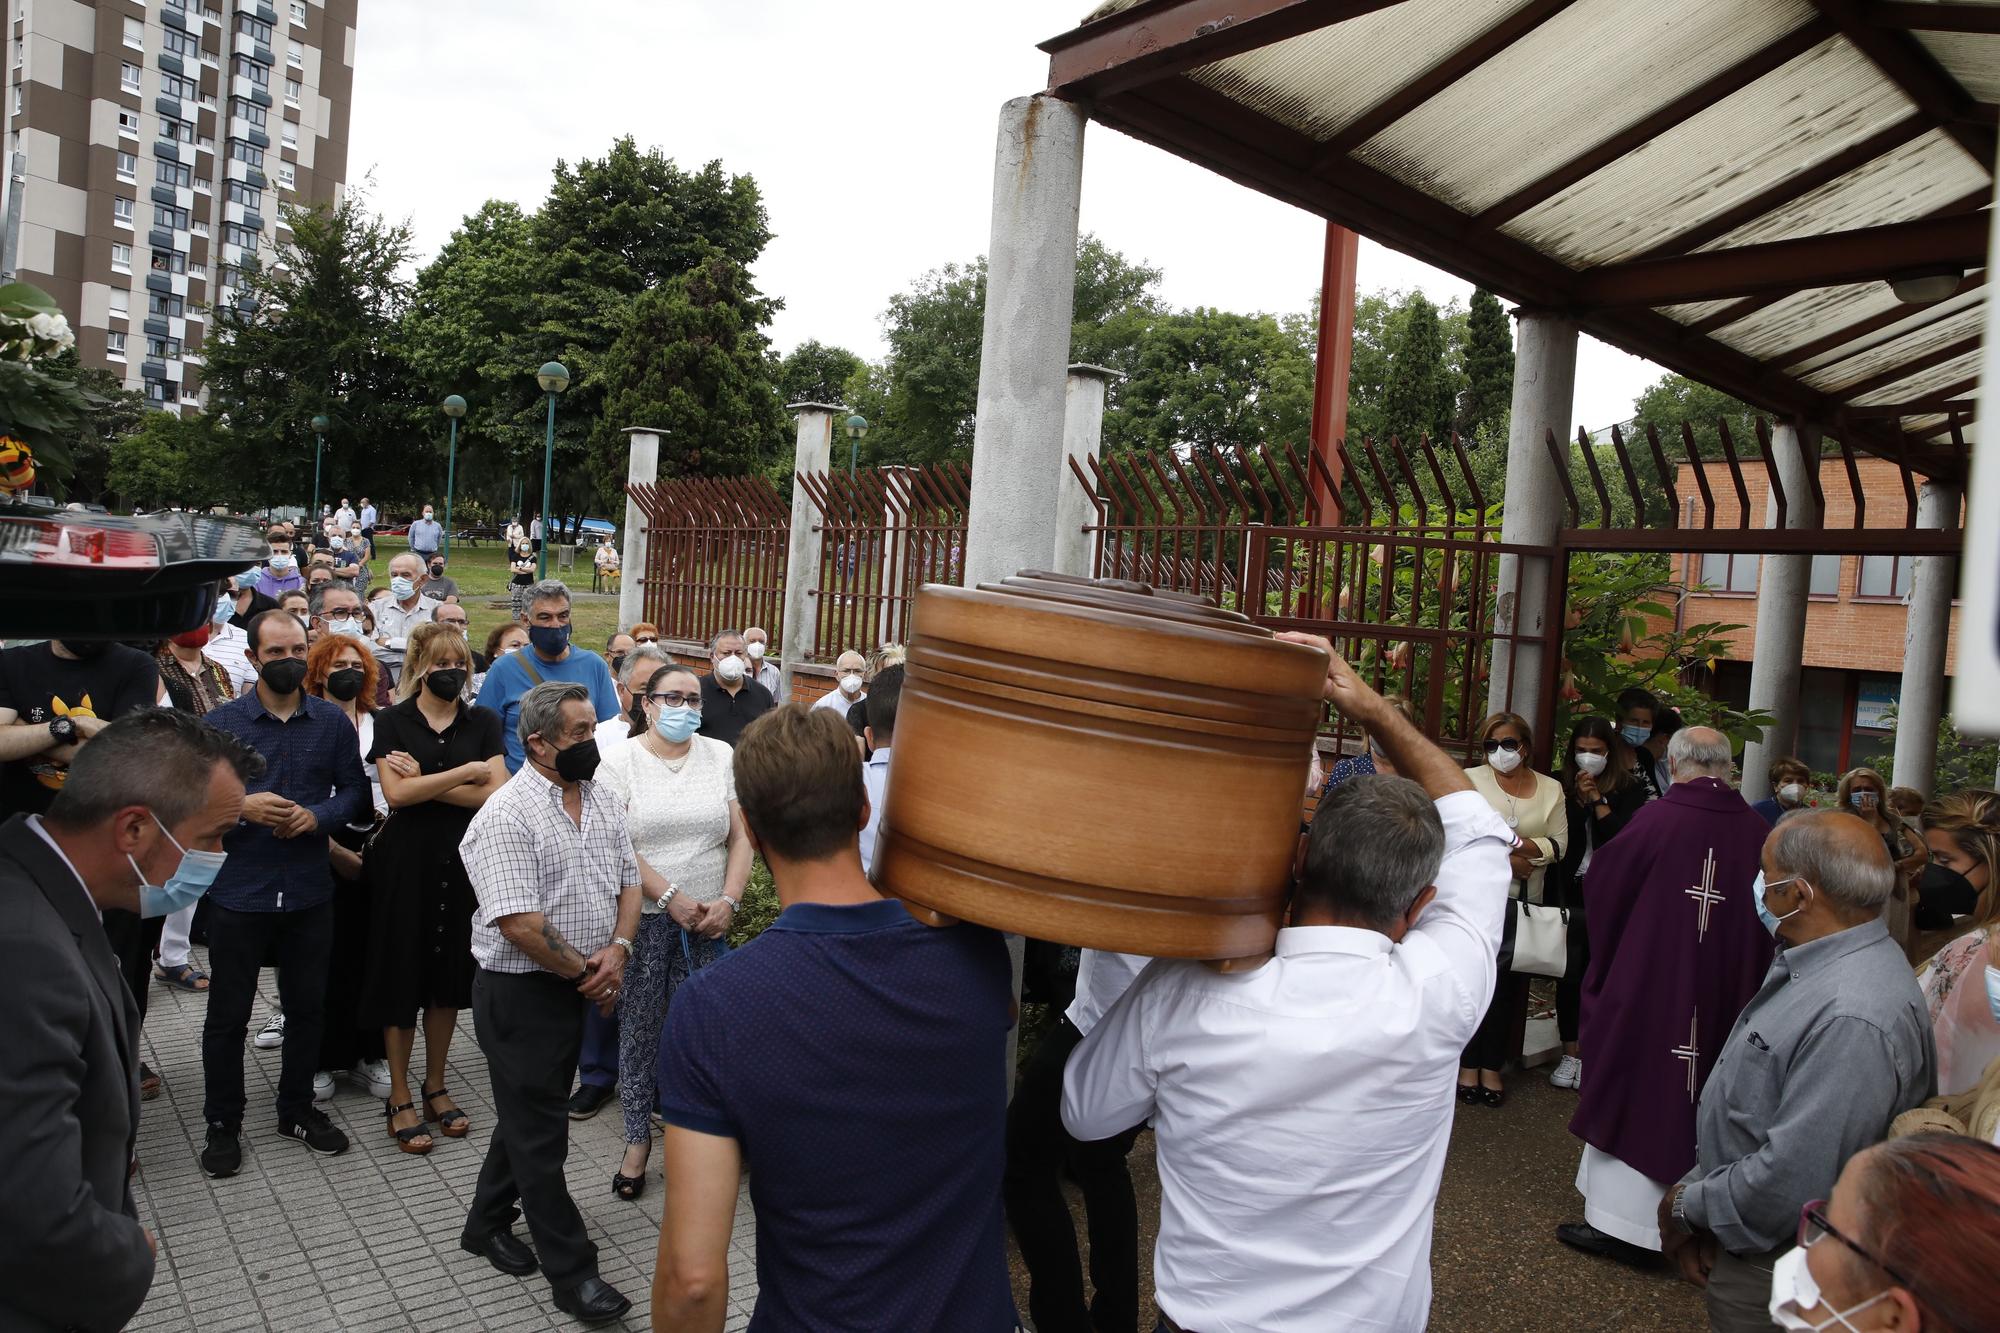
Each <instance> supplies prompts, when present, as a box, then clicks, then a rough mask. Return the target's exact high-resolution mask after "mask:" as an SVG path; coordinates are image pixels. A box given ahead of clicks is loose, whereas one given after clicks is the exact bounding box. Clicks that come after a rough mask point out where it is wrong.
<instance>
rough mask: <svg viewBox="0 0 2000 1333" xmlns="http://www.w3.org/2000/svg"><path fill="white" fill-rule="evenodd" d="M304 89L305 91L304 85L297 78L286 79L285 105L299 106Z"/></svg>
mask: <svg viewBox="0 0 2000 1333" xmlns="http://www.w3.org/2000/svg"><path fill="white" fill-rule="evenodd" d="M304 91H305V89H304V87H303V86H302V85H301V84H300V83H299V81H298V80H297V79H286V80H285V105H286V106H297V105H298V104H299V94H300V93H302V92H304Z"/></svg>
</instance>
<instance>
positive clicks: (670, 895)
mask: <svg viewBox="0 0 2000 1333" xmlns="http://www.w3.org/2000/svg"><path fill="white" fill-rule="evenodd" d="M679 892H680V890H679V889H677V888H675V887H674V886H673V885H671V884H669V885H667V891H666V892H665V893H663V894H661V895H660V896H659V897H657V898H655V899H654V900H653V906H655V907H657V908H659V909H660V910H661V911H662V912H664V911H666V910H667V904H668V903H670V902H672V901H673V900H674V895H675V894H677V893H679Z"/></svg>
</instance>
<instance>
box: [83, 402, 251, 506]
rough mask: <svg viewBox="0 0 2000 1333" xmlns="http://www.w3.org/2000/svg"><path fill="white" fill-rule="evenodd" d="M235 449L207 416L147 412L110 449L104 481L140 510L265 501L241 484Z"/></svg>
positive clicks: (238, 444) (237, 444) (231, 440)
mask: <svg viewBox="0 0 2000 1333" xmlns="http://www.w3.org/2000/svg"><path fill="white" fill-rule="evenodd" d="M241 446H242V442H241V441H239V440H237V439H235V438H233V437H232V436H231V434H230V432H228V431H227V430H225V429H223V428H222V426H221V425H220V423H219V422H218V421H217V420H216V418H214V417H212V416H206V415H195V416H188V417H183V416H182V415H181V414H180V413H178V412H149V413H147V414H146V419H145V421H144V422H143V423H142V424H141V425H140V426H139V428H138V429H137V430H135V431H133V432H132V433H131V434H129V435H127V436H125V437H124V438H123V439H121V440H119V441H118V442H117V443H115V444H113V445H112V446H111V450H110V460H109V464H108V467H107V482H108V484H109V486H110V488H111V490H113V491H115V492H116V493H117V494H118V495H120V496H121V497H123V498H124V500H125V501H126V503H128V504H130V505H132V506H134V507H135V508H140V509H155V508H160V507H163V506H166V505H183V506H186V507H188V508H191V509H206V508H207V507H209V506H210V505H217V504H224V505H232V506H240V507H248V506H250V505H253V504H256V503H259V502H261V501H263V500H264V499H265V498H266V497H265V496H264V495H263V494H261V493H260V492H259V491H258V489H257V487H256V485H255V484H254V483H247V482H246V479H245V474H244V472H243V470H242V469H241V467H240V464H241V462H242V461H243V459H242V447H241Z"/></svg>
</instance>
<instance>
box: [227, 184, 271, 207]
mask: <svg viewBox="0 0 2000 1333" xmlns="http://www.w3.org/2000/svg"><path fill="white" fill-rule="evenodd" d="M229 202H230V203H232V204H242V205H243V206H244V207H245V208H262V207H263V206H264V192H263V191H262V190H260V189H258V188H257V187H256V186H254V185H245V184H244V183H243V182H242V181H231V182H229Z"/></svg>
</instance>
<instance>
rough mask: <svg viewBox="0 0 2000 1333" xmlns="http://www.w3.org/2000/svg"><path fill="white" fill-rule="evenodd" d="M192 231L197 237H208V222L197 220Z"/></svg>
mask: <svg viewBox="0 0 2000 1333" xmlns="http://www.w3.org/2000/svg"><path fill="white" fill-rule="evenodd" d="M190 230H191V231H193V232H194V234H195V235H197V236H206V235H208V224H207V223H206V222H203V221H202V220H201V219H200V218H196V219H195V220H194V226H193V227H192V228H190Z"/></svg>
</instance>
